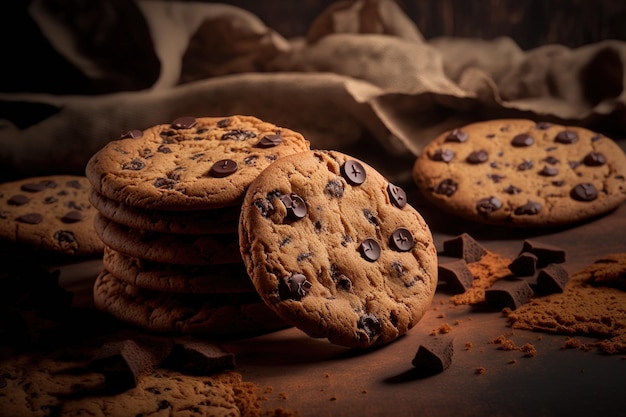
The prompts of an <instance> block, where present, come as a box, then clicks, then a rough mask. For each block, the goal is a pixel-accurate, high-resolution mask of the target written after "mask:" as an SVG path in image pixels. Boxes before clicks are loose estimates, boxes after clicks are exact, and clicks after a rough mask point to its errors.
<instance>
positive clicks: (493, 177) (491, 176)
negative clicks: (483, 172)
mask: <svg viewBox="0 0 626 417" xmlns="http://www.w3.org/2000/svg"><path fill="white" fill-rule="evenodd" d="M487 178H489V179H490V180H491V181H493V182H495V183H496V184H497V183H499V182H500V181H502V180H503V179H505V178H506V176H504V175H500V174H487Z"/></svg>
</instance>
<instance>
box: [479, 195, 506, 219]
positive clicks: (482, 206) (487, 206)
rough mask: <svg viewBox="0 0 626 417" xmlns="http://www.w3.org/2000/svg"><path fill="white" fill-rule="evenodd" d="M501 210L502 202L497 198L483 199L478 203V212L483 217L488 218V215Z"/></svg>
mask: <svg viewBox="0 0 626 417" xmlns="http://www.w3.org/2000/svg"><path fill="white" fill-rule="evenodd" d="M501 208H502V201H500V199H499V198H498V197H495V196H491V197H485V198H481V199H480V200H478V201H477V202H476V210H477V211H478V213H480V214H482V215H483V216H487V215H488V214H490V213H493V212H494V211H496V210H500V209H501Z"/></svg>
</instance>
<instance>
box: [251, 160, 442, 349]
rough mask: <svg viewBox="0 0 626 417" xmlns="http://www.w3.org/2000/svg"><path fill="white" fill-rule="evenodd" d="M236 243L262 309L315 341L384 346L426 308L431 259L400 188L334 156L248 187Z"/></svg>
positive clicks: (299, 163) (420, 224)
mask: <svg viewBox="0 0 626 417" xmlns="http://www.w3.org/2000/svg"><path fill="white" fill-rule="evenodd" d="M239 240H240V246H241V254H242V257H243V259H244V262H245V263H246V266H247V268H248V273H249V275H250V277H251V278H252V281H253V283H254V285H255V287H256V289H257V291H258V293H259V294H260V295H261V297H262V298H263V300H264V301H265V303H266V304H267V305H268V306H269V307H271V308H272V309H273V310H274V311H276V313H278V315H279V316H280V317H282V318H283V319H284V320H285V321H286V322H288V323H290V324H293V325H294V326H296V327H298V328H300V329H301V330H303V331H304V332H306V333H307V334H309V335H310V336H313V337H325V338H328V339H329V340H330V341H331V342H333V343H335V344H339V345H344V346H348V347H360V348H364V347H369V346H374V345H382V344H385V343H389V342H391V341H393V340H395V339H396V338H398V337H399V336H400V335H402V334H404V333H406V332H407V331H408V330H409V329H411V328H412V327H413V326H414V325H415V324H416V323H417V322H418V321H419V320H420V319H421V317H422V315H423V314H424V312H425V310H426V309H427V308H428V307H429V306H430V303H431V300H432V297H433V295H434V292H435V287H436V283H437V255H436V249H435V247H434V244H433V241H432V236H431V233H430V230H429V228H428V226H427V225H426V223H425V222H424V220H423V218H422V216H421V215H420V214H419V213H418V212H417V211H416V210H415V209H414V208H413V207H412V206H411V205H409V204H407V200H406V194H405V193H404V191H403V190H402V189H401V188H399V187H397V186H395V185H394V184H391V183H390V182H389V181H387V180H386V179H385V178H384V177H383V176H382V175H381V174H380V173H378V172H377V171H376V170H375V169H374V168H372V167H371V166H369V165H367V164H366V163H364V162H362V161H359V160H357V159H355V158H352V157H350V156H348V155H345V154H342V153H339V152H335V151H322V150H319V151H308V152H302V153H299V154H296V155H291V156H288V157H285V158H282V159H281V160H279V161H276V162H274V163H273V164H272V165H270V166H269V167H268V168H266V169H265V170H264V171H263V172H262V173H261V174H260V175H259V177H258V178H257V179H256V180H254V181H253V182H252V184H251V185H250V188H249V189H248V192H247V193H246V197H245V200H244V203H243V206H242V213H241V220H240V230H239Z"/></svg>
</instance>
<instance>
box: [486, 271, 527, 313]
mask: <svg viewBox="0 0 626 417" xmlns="http://www.w3.org/2000/svg"><path fill="white" fill-rule="evenodd" d="M533 295H534V292H533V290H532V288H531V287H530V284H529V283H528V281H526V280H524V279H518V278H515V279H501V280H499V281H496V283H495V284H493V285H492V286H491V287H489V288H487V289H486V290H485V303H486V304H487V305H488V306H490V307H492V308H497V309H503V308H505V307H508V308H510V309H511V310H515V309H517V308H519V307H521V306H522V305H524V304H526V303H527V302H528V301H530V299H531V298H532V297H533Z"/></svg>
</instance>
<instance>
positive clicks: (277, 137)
mask: <svg viewBox="0 0 626 417" xmlns="http://www.w3.org/2000/svg"><path fill="white" fill-rule="evenodd" d="M282 142H283V137H282V136H281V134H280V133H276V134H273V135H265V136H263V137H262V138H261V140H260V141H259V143H257V145H258V146H259V147H261V148H271V147H273V146H277V145H280V144H281V143H282Z"/></svg>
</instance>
